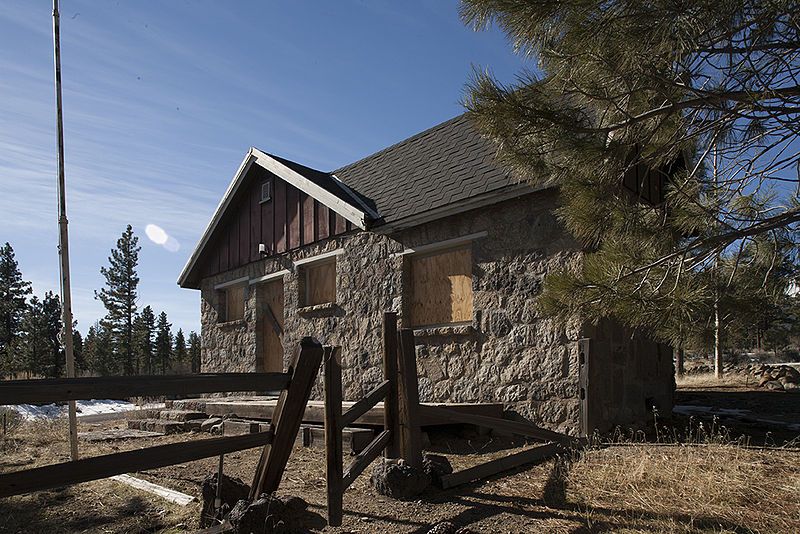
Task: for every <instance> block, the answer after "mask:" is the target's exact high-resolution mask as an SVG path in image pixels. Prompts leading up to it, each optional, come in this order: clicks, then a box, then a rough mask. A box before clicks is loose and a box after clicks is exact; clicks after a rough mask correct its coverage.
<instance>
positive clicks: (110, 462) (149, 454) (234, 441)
mask: <svg viewBox="0 0 800 534" xmlns="http://www.w3.org/2000/svg"><path fill="white" fill-rule="evenodd" d="M272 438H273V433H272V430H270V431H268V432H259V433H257V434H245V435H243V436H233V437H225V438H212V439H204V440H200V441H187V442H181V443H170V444H167V445H157V446H155V447H148V448H146V449H137V450H134V451H126V452H117V453H114V454H105V455H103V456H94V457H92V458H84V459H82V460H76V461H74V462H65V463H61V464H53V465H46V466H44V467H35V468H33V469H26V470H24V471H16V472H11V473H3V474H0V497H10V496H11V495H19V494H22V493H28V492H31V491H39V490H44V489H49V488H57V487H60V486H65V485H68V484H77V483H79V482H88V481H90V480H97V479H100V478H107V477H110V476H114V475H121V474H123V473H131V472H135V471H142V470H145V469H156V468H158V467H165V466H168V465H175V464H181V463H184V462H191V461H193V460H200V459H202V458H210V457H213V456H219V455H220V454H227V453H229V452H235V451H241V450H245V449H252V448H253V447H259V446H262V445H266V444H269V443H272Z"/></svg>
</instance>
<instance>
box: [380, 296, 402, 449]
mask: <svg viewBox="0 0 800 534" xmlns="http://www.w3.org/2000/svg"><path fill="white" fill-rule="evenodd" d="M382 336H383V378H385V379H386V380H388V381H389V388H388V389H387V390H386V399H385V400H384V401H383V428H384V430H389V431H390V436H391V440H390V441H389V444H388V445H386V449H385V453H386V457H387V458H397V457H398V455H399V454H400V441H399V440H400V426H399V425H398V419H397V417H398V415H397V410H398V409H397V313H395V312H384V314H383V332H382Z"/></svg>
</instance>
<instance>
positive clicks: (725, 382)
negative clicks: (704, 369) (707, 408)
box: [675, 373, 758, 389]
mask: <svg viewBox="0 0 800 534" xmlns="http://www.w3.org/2000/svg"><path fill="white" fill-rule="evenodd" d="M675 385H676V386H677V387H678V388H681V389H701V388H702V389H705V388H740V387H743V388H746V387H750V388H752V387H754V386H757V385H758V382H757V381H756V380H755V379H754V378H753V377H752V376H749V375H745V374H739V373H728V374H724V375H722V377H720V378H719V379H718V378H716V377H715V376H714V373H698V374H685V375H683V376H677V375H676V376H675Z"/></svg>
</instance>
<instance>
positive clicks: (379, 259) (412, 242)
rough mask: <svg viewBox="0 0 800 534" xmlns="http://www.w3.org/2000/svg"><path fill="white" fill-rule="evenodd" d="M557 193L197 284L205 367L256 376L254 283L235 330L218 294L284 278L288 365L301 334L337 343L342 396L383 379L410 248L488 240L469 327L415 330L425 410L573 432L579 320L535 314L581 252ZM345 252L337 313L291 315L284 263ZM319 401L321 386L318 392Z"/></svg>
mask: <svg viewBox="0 0 800 534" xmlns="http://www.w3.org/2000/svg"><path fill="white" fill-rule="evenodd" d="M555 204H556V193H555V192H554V191H543V192H537V193H532V194H530V195H526V196H524V197H520V198H517V199H514V200H509V201H506V202H503V203H500V204H497V205H495V206H492V207H489V208H483V209H480V210H472V211H470V212H467V213H463V214H458V215H454V216H451V217H448V218H446V219H442V220H439V221H436V222H434V223H429V224H425V225H421V226H418V227H414V228H411V229H408V230H404V231H401V232H398V233H395V234H392V235H382V234H378V233H373V232H354V233H350V234H347V235H344V236H340V237H337V238H334V239H331V240H329V241H326V242H322V243H318V244H314V245H310V246H308V247H305V248H304V249H300V250H297V251H294V252H292V253H289V254H287V255H285V256H284V257H281V258H271V259H267V260H264V261H261V262H256V263H252V264H250V265H248V266H246V267H243V268H240V269H237V270H233V271H229V272H226V273H223V274H220V275H217V276H214V277H211V278H208V279H206V280H204V281H203V283H202V336H203V349H202V370H203V371H204V372H215V371H216V372H221V371H253V370H258V366H259V363H258V361H259V360H258V354H259V351H260V335H259V334H260V331H259V329H260V328H261V324H260V323H261V322H262V321H257V320H256V315H257V313H256V308H257V305H258V298H257V293H258V291H259V286H258V285H252V286H250V290H249V292H248V296H247V301H246V311H245V317H244V320H243V321H239V322H236V323H234V324H224V325H218V324H217V313H216V308H217V302H216V298H217V296H216V291H214V289H213V288H214V286H215V285H217V284H219V283H222V282H225V281H229V280H233V279H236V278H239V277H243V276H248V277H250V278H257V277H260V276H264V275H265V274H269V273H273V272H277V271H279V270H281V269H288V270H289V274H287V275H285V277H284V284H285V310H284V312H285V313H284V331H285V335H284V347H285V350H286V356H285V359H286V358H288V357H289V356H290V354H291V350H292V348H293V347H295V346H296V344H297V342H298V341H299V340H300V339H301V338H302V337H303V336H313V337H315V338H317V339H319V340H320V341H321V342H322V343H324V344H331V345H341V346H342V360H343V361H342V364H343V383H344V387H345V398H346V399H357V398H360V397H361V396H363V395H364V394H365V393H366V392H368V391H369V390H370V389H371V388H372V387H374V386H375V385H376V384H378V383H379V382H380V380H381V379H382V370H381V361H380V358H381V319H382V314H383V312H384V311H386V310H393V311H396V312H398V313H399V314H400V318H401V323H402V315H403V287H404V283H405V281H404V272H406V271H407V269H404V265H403V263H404V261H407V260H405V259H404V256H402V255H397V254H396V253H398V252H401V251H403V250H405V249H407V248H409V247H414V246H419V245H424V244H429V243H435V242H439V241H444V240H447V239H452V238H456V237H460V236H464V235H469V234H474V233H478V232H483V231H486V232H488V235H487V236H486V237H482V238H478V239H476V240H475V241H473V244H472V247H473V299H474V306H473V309H474V311H473V320H472V324H471V325H469V326H463V325H462V326H457V327H445V328H430V329H418V330H416V331H415V334H416V343H417V358H418V368H419V376H420V379H419V391H420V398H421V400H422V401H439V402H445V401H449V402H481V401H483V402H503V403H504V404H505V405H506V407H507V408H508V409H509V410H511V411H513V412H516V414H518V416H519V417H523V418H525V419H528V420H531V421H534V422H537V423H540V424H543V425H546V426H548V427H550V428H554V429H558V430H562V431H570V432H573V433H574V432H575V431H576V429H577V425H578V421H579V400H578V365H577V363H578V343H577V342H578V339H580V338H581V337H582V335H583V334H582V327H581V326H580V324H579V322H577V321H576V322H575V323H574V324H569V325H566V326H563V325H562V326H559V325H557V324H555V323H554V322H553V321H551V320H549V319H546V318H542V317H540V316H539V315H538V313H537V311H536V307H535V297H536V296H537V295H538V293H539V292H540V290H541V285H542V281H543V279H544V277H545V275H546V274H547V273H548V272H550V271H552V270H553V269H556V268H562V267H568V266H575V265H576V264H577V262H579V261H580V258H581V253H580V251H579V247H578V246H577V244H576V243H575V242H574V241H573V240H572V239H571V238H570V237H569V236H568V235H567V234H566V232H565V231H564V229H563V228H562V227H561V226H560V224H559V223H558V222H557V220H556V218H555V215H554V213H553V208H554V207H555ZM337 249H341V250H343V253H342V254H340V255H338V256H337V257H336V271H337V282H336V283H337V301H338V302H337V303H336V306H335V307H334V308H333V309H327V310H322V311H318V312H313V313H305V314H300V313H298V307H299V304H300V303H299V293H300V292H299V280H298V276H299V275H298V270H296V269H293V268H292V263H291V262H292V261H297V260H299V259H302V258H306V257H311V256H316V255H318V254H321V253H324V252H328V251H333V250H337ZM320 394H321V386H319V385H318V387H317V391H316V392H315V395H317V396H319V395H320Z"/></svg>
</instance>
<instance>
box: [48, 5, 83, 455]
mask: <svg viewBox="0 0 800 534" xmlns="http://www.w3.org/2000/svg"><path fill="white" fill-rule="evenodd" d="M53 51H54V56H55V65H54V66H55V75H56V136H57V144H58V256H59V259H60V260H61V261H60V265H59V268H60V269H59V270H60V275H61V311H62V322H63V325H62V328H63V331H62V342H63V343H64V351H65V352H66V356H67V377H68V378H74V377H75V355H74V353H73V352H72V294H71V291H70V286H69V234H68V232H67V194H66V191H65V189H66V186H65V183H64V120H63V118H62V114H61V35H60V32H59V14H58V0H53ZM77 427H78V418H77V415H76V413H75V401H69V446H70V458H71V459H72V460H73V461H75V460H77V459H78V431H77Z"/></svg>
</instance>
